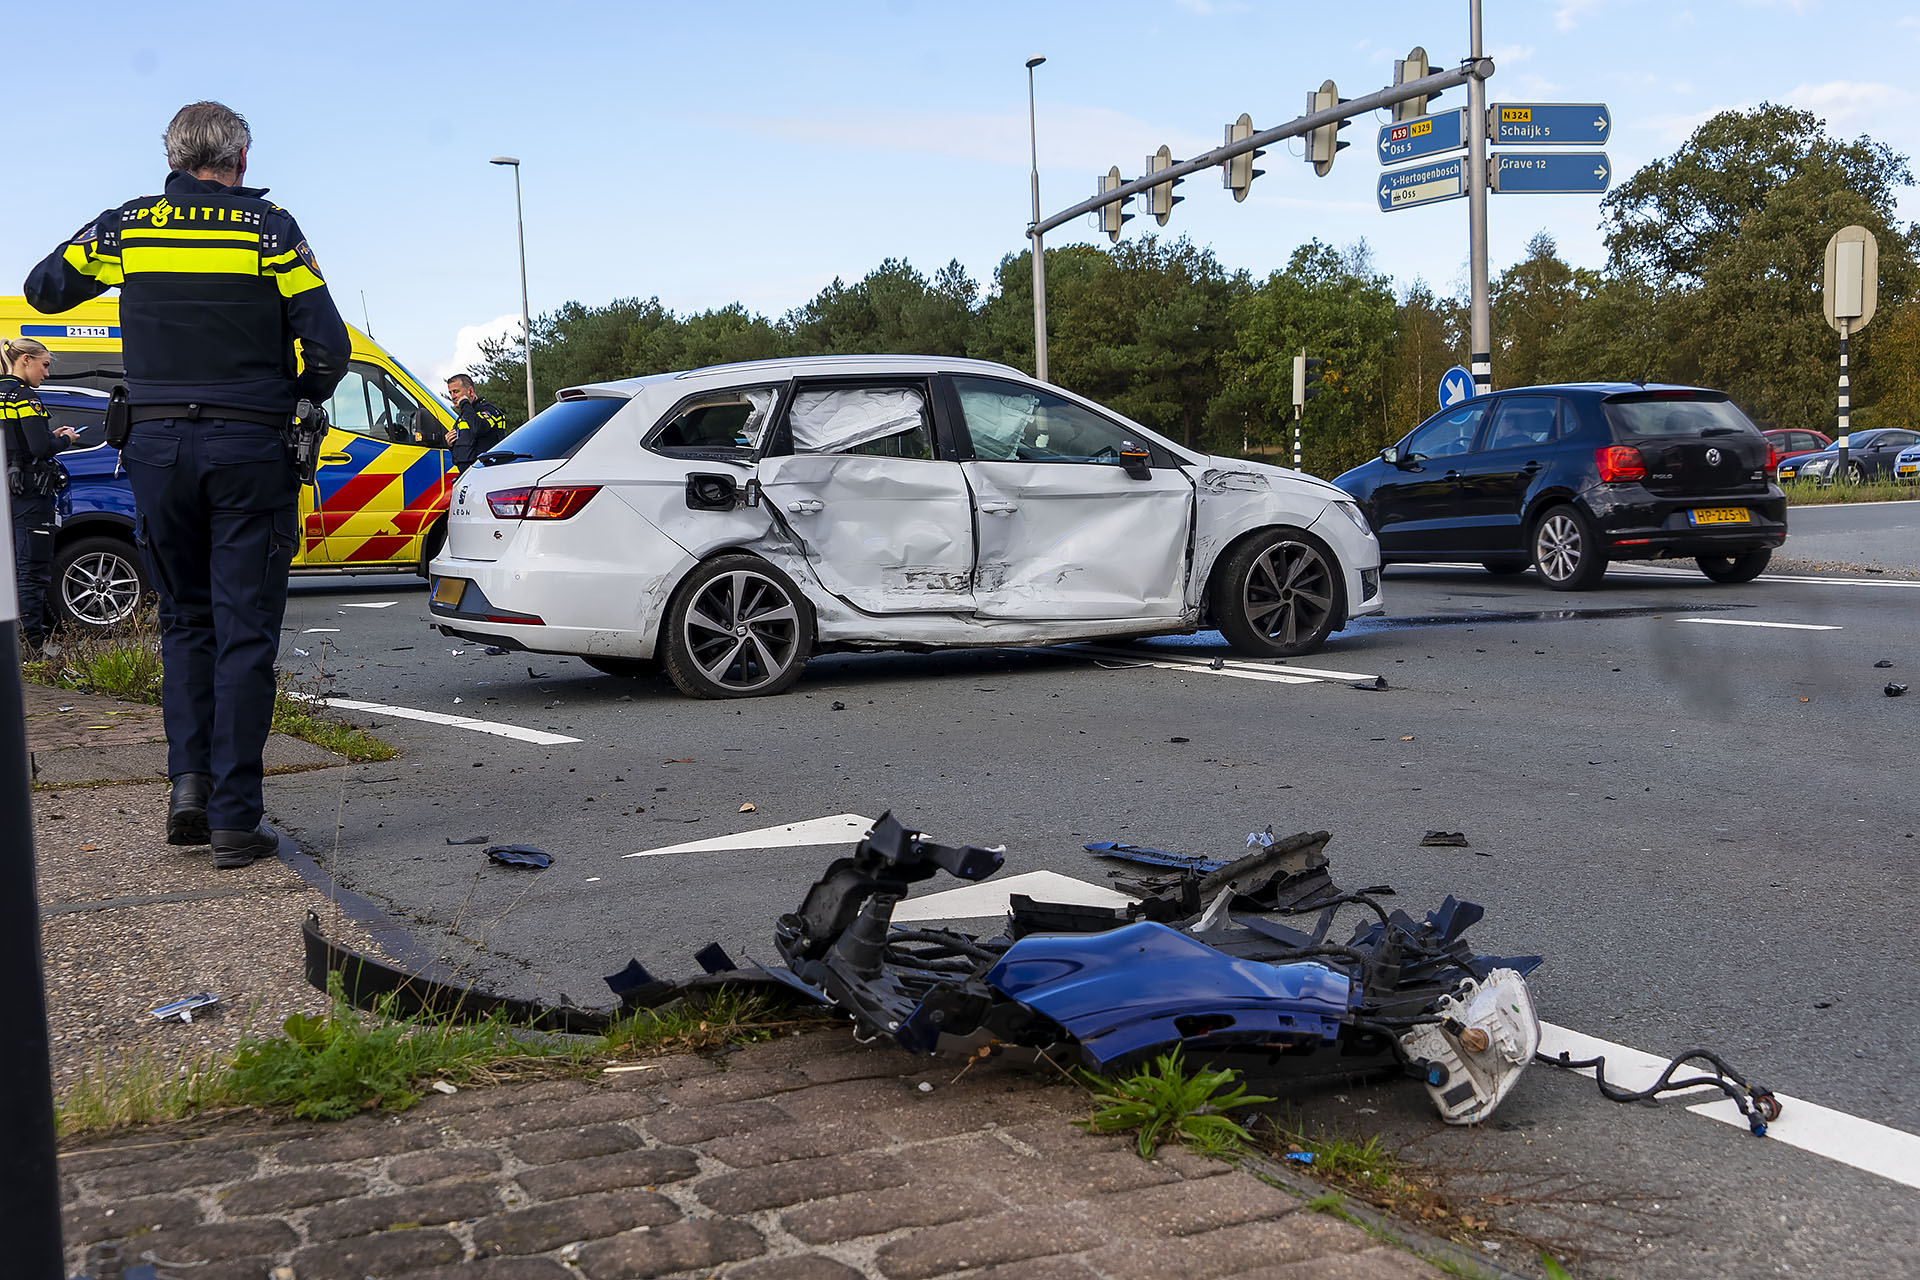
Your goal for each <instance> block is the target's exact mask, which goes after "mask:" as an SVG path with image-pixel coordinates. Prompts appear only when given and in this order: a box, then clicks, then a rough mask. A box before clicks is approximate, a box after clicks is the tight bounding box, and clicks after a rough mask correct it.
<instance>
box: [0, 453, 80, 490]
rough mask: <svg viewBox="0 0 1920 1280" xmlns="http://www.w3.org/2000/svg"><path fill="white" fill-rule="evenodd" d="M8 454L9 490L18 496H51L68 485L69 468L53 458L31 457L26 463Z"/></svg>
mask: <svg viewBox="0 0 1920 1280" xmlns="http://www.w3.org/2000/svg"><path fill="white" fill-rule="evenodd" d="M13 456H14V455H13V454H12V453H11V452H9V453H8V455H7V459H8V461H7V492H8V493H11V494H12V495H13V496H14V497H16V498H51V497H52V496H53V495H54V494H56V493H59V492H60V491H61V490H62V489H64V488H66V487H67V469H66V468H65V467H63V466H61V465H60V464H59V463H58V462H56V461H54V460H53V459H52V458H29V459H27V461H26V462H25V463H19V462H15V461H13Z"/></svg>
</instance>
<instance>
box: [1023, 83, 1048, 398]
mask: <svg viewBox="0 0 1920 1280" xmlns="http://www.w3.org/2000/svg"><path fill="white" fill-rule="evenodd" d="M1045 61H1046V59H1045V58H1044V57H1032V58H1028V59H1027V143H1028V145H1029V146H1030V147H1031V148H1032V151H1033V226H1032V227H1031V229H1029V230H1028V232H1027V234H1028V235H1030V236H1032V237H1033V373H1034V376H1035V377H1037V378H1039V379H1040V381H1042V382H1045V381H1046V380H1047V249H1046V245H1045V243H1043V241H1042V240H1041V236H1040V132H1039V126H1038V125H1037V124H1036V123H1035V122H1034V107H1033V69H1034V68H1035V67H1037V66H1039V65H1040V64H1041V63H1043V62H1045Z"/></svg>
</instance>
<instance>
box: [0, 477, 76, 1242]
mask: <svg viewBox="0 0 1920 1280" xmlns="http://www.w3.org/2000/svg"><path fill="white" fill-rule="evenodd" d="M5 469H6V441H5V440H4V439H0V471H4V470H5ZM27 770H28V762H27V707H26V699H25V697H24V696H23V694H22V692H21V688H20V608H19V596H18V595H17V594H16V591H15V584H14V578H13V502H12V499H11V497H10V496H9V495H8V493H7V490H6V487H5V486H4V485H0V979H4V981H5V982H6V985H7V993H8V1001H7V1030H8V1032H9V1034H8V1037H7V1041H8V1043H7V1048H6V1051H5V1052H4V1053H0V1133H4V1134H5V1135H6V1137H7V1140H6V1143H5V1147H4V1150H3V1151H0V1242H4V1243H0V1249H4V1250H5V1251H6V1259H7V1266H6V1274H7V1275H9V1276H18V1277H20V1280H60V1277H62V1276H64V1275H65V1274H66V1268H65V1266H64V1265H63V1259H62V1258H61V1246H60V1169H59V1164H58V1161H57V1157H56V1152H55V1147H54V1135H53V1069H52V1064H51V1060H50V1058H49V1055H48V1049H47V984H46V969H45V968H44V966H43V965H42V964H41V959H40V894H39V886H38V885H37V884H36V883H35V875H34V855H33V804H32V795H31V786H30V784H29V782H28V774H27Z"/></svg>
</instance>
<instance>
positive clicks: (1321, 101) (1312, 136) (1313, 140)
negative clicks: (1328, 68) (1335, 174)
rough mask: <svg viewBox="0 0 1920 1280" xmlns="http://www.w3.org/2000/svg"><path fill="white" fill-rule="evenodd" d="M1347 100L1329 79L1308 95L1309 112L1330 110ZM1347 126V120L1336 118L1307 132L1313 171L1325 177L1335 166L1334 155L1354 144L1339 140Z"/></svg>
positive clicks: (1309, 159)
mask: <svg viewBox="0 0 1920 1280" xmlns="http://www.w3.org/2000/svg"><path fill="white" fill-rule="evenodd" d="M1345 101H1346V99H1345V98H1342V97H1341V96H1340V91H1339V90H1338V89H1336V88H1334V87H1333V81H1331V80H1329V81H1327V82H1326V83H1325V84H1323V85H1321V86H1320V87H1319V88H1318V89H1315V90H1314V91H1313V92H1311V93H1309V94H1308V95H1307V114H1308V115H1312V114H1313V113H1314V112H1316V111H1327V110H1330V109H1331V108H1333V107H1337V106H1339V105H1340V104H1341V103H1342V102H1345ZM1346 127H1347V122H1346V121H1345V120H1336V121H1334V122H1333V123H1332V124H1323V125H1321V126H1320V127H1319V128H1318V129H1315V130H1313V131H1312V132H1310V133H1308V134H1307V163H1308V164H1310V165H1312V166H1313V171H1314V172H1315V173H1317V174H1319V175H1320V176H1321V177H1323V178H1324V177H1326V176H1327V171H1328V170H1329V169H1331V168H1333V158H1334V156H1336V155H1338V154H1339V153H1340V152H1342V151H1345V150H1346V149H1347V148H1348V147H1349V146H1351V145H1352V144H1351V143H1347V142H1341V141H1340V140H1339V138H1340V131H1341V130H1342V129H1344V128H1346Z"/></svg>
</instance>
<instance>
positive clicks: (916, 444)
mask: <svg viewBox="0 0 1920 1280" xmlns="http://www.w3.org/2000/svg"><path fill="white" fill-rule="evenodd" d="M787 423H788V425H789V426H790V427H791V428H792V429H793V451H794V452H795V453H859V454H867V455H869V456H872V457H881V458H931V457H933V432H932V430H931V428H930V427H929V424H928V421H927V398H926V396H924V395H922V394H921V393H920V391H919V390H918V389H916V388H914V387H833V388H830V389H819V390H811V391H802V392H800V393H799V394H798V395H796V396H794V398H793V408H792V409H791V410H789V411H788V413H787Z"/></svg>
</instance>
